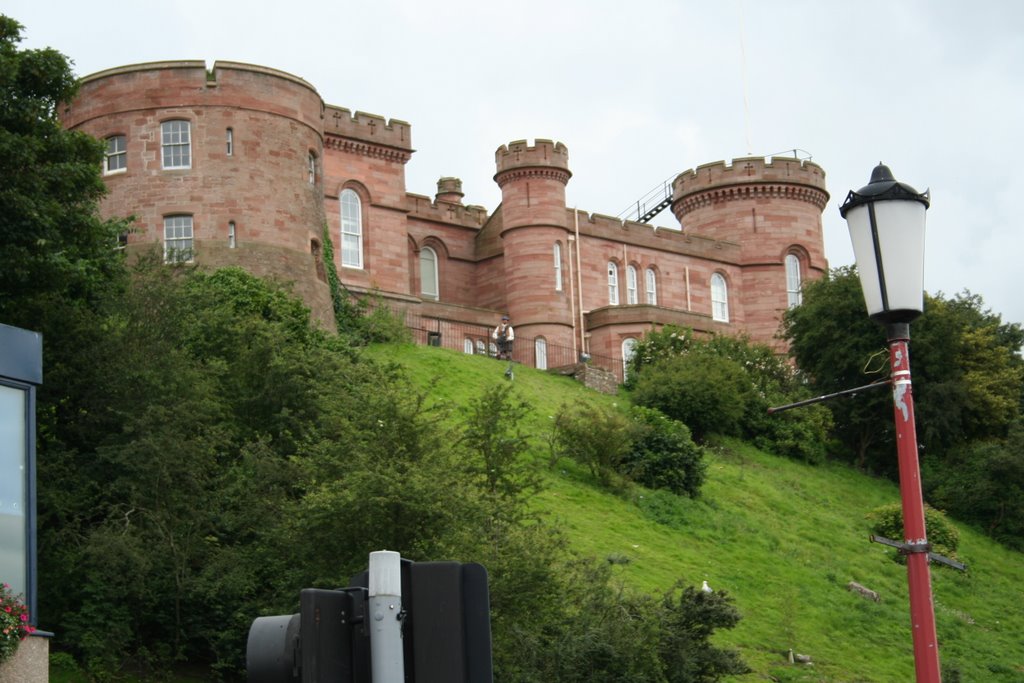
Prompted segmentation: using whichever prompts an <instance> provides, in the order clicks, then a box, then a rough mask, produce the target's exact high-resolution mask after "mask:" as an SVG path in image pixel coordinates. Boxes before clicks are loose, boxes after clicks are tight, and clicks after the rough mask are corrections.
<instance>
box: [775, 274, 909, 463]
mask: <svg viewBox="0 0 1024 683" xmlns="http://www.w3.org/2000/svg"><path fill="white" fill-rule="evenodd" d="M803 295H804V296H803V303H802V304H801V305H799V306H795V307H793V308H790V309H788V310H787V311H786V313H785V314H784V315H783V322H782V325H783V336H784V337H785V339H786V340H787V341H788V342H789V353H790V356H792V357H793V359H794V360H795V361H796V365H797V367H799V368H800V371H801V372H802V373H803V375H804V377H806V379H807V381H808V383H809V385H810V386H811V387H812V389H813V391H814V393H817V394H830V393H834V392H837V391H842V390H845V389H853V388H854V387H859V386H863V385H866V384H871V383H872V382H877V381H884V380H886V379H887V378H888V376H889V361H888V356H887V352H886V350H885V349H886V347H885V332H884V330H883V329H882V327H881V326H880V325H878V324H876V323H874V322H873V321H871V320H870V319H869V318H868V316H867V313H866V312H865V310H864V298H863V296H862V295H861V289H860V281H859V279H858V278H857V272H856V270H854V269H853V268H849V267H846V268H836V269H833V270H832V271H830V272H829V273H828V274H827V275H826V276H825V277H823V278H821V279H819V280H815V281H812V282H807V283H804V289H803ZM911 360H912V361H913V360H914V359H911ZM914 369H915V372H916V370H917V368H916V366H915V368H914ZM826 405H827V407H828V409H829V410H831V411H832V415H833V418H834V427H833V433H834V434H835V436H836V437H837V438H838V440H839V442H840V443H841V444H842V445H843V446H844V447H845V448H844V451H845V452H844V453H843V454H842V455H843V456H844V457H845V459H847V460H848V461H850V462H852V463H854V464H855V465H857V466H858V467H860V468H861V469H869V468H878V469H880V470H882V471H885V472H887V473H891V472H893V471H894V465H893V466H891V467H887V466H886V465H885V462H886V461H887V460H895V458H892V457H891V456H892V451H893V448H892V447H891V445H892V443H893V440H892V397H891V396H890V395H889V394H888V393H887V392H885V391H866V392H864V393H862V394H858V395H856V396H853V397H849V398H841V399H835V400H832V401H830V402H829V403H827V404H826ZM837 455H839V454H837Z"/></svg>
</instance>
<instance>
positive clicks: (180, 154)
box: [160, 121, 192, 168]
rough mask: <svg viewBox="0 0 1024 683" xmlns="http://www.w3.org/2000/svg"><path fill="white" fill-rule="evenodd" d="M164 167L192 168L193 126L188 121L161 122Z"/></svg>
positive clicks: (161, 153) (161, 156) (161, 161)
mask: <svg viewBox="0 0 1024 683" xmlns="http://www.w3.org/2000/svg"><path fill="white" fill-rule="evenodd" d="M160 141H161V144H160V165H161V167H162V168H192V127H191V124H190V123H189V122H188V121H164V122H163V123H161V124H160Z"/></svg>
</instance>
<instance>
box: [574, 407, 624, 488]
mask: <svg viewBox="0 0 1024 683" xmlns="http://www.w3.org/2000/svg"><path fill="white" fill-rule="evenodd" d="M554 430H555V431H554V452H555V455H556V456H565V457H569V458H571V459H573V460H575V461H576V462H578V463H580V464H581V465H584V466H586V467H587V468H589V469H590V473H591V474H593V475H594V477H596V478H597V479H598V481H600V482H601V483H602V484H603V485H605V486H607V485H609V484H610V483H611V481H612V474H613V473H614V472H617V471H618V470H619V469H620V467H621V465H622V462H623V461H624V460H625V458H626V457H627V456H628V454H629V452H630V449H631V448H632V444H633V437H632V433H631V430H630V424H629V422H628V421H627V420H626V418H625V417H623V415H622V414H621V413H619V412H617V411H612V410H607V409H601V408H595V407H594V406H592V405H589V404H587V403H578V404H576V405H573V406H562V407H561V408H560V409H559V411H558V414H557V415H555V425H554Z"/></svg>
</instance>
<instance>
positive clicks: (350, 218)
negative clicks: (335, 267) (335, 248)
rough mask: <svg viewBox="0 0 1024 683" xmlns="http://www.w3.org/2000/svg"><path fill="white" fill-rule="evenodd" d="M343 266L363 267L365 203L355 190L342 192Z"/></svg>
mask: <svg viewBox="0 0 1024 683" xmlns="http://www.w3.org/2000/svg"><path fill="white" fill-rule="evenodd" d="M341 265H342V267H343V268H362V267H363V203H362V202H361V201H360V200H359V195H358V194H356V192H355V190H342V191H341Z"/></svg>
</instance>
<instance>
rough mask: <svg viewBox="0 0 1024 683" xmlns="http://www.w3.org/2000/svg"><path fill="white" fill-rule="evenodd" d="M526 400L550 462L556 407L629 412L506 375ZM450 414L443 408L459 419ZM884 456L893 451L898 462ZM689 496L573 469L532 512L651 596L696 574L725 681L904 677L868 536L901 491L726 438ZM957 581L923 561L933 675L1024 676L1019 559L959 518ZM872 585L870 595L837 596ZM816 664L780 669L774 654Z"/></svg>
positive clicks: (892, 580) (420, 365) (909, 663)
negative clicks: (716, 613) (721, 618)
mask: <svg viewBox="0 0 1024 683" xmlns="http://www.w3.org/2000/svg"><path fill="white" fill-rule="evenodd" d="M367 353H368V354H370V355H372V356H374V357H376V358H378V359H379V360H383V361H393V362H396V363H399V364H401V365H403V366H404V367H406V368H407V369H408V371H409V373H410V375H411V377H412V378H413V379H414V380H415V381H416V382H417V383H418V384H419V385H421V386H423V387H424V388H426V387H430V391H431V396H432V397H433V398H434V399H436V400H438V401H445V402H448V403H450V404H452V405H453V406H455V407H456V408H457V406H460V405H465V404H466V402H468V401H469V400H470V399H472V398H474V397H475V396H477V395H479V393H480V392H481V391H482V390H483V388H484V387H486V386H488V385H490V384H493V383H498V382H504V381H506V380H505V379H504V377H503V373H504V370H505V367H506V365H505V363H501V362H498V361H494V360H491V359H487V358H482V357H473V356H465V355H463V354H460V353H456V352H452V351H448V350H445V349H438V348H429V347H413V346H377V347H373V348H371V349H370V350H368V351H367ZM514 384H515V386H516V389H517V391H518V392H519V394H520V395H521V396H522V397H523V398H524V399H526V400H527V401H528V402H529V404H530V405H531V406H532V407H533V412H532V413H531V415H530V416H529V417H528V419H527V423H526V425H525V426H526V428H527V430H528V431H529V432H530V433H531V434H532V435H533V451H534V453H535V457H537V458H538V459H539V460H541V461H543V462H545V463H546V462H547V460H548V446H547V436H548V434H549V433H550V424H551V416H553V415H554V414H555V412H556V411H557V410H558V408H559V406H561V405H562V404H565V403H574V402H578V401H588V402H594V403H599V404H603V405H607V406H625V405H627V404H628V399H627V398H625V397H623V396H619V397H614V396H602V395H599V394H597V393H595V392H592V391H589V390H587V389H585V388H584V387H582V386H581V385H579V384H578V383H576V382H574V381H573V380H571V379H568V378H564V377H556V376H552V375H549V374H546V373H543V372H538V371H536V370H532V369H529V368H520V367H517V368H516V374H515V380H514ZM457 414H458V413H457V409H456V412H455V415H456V419H457ZM893 457H895V446H894V455H893ZM707 459H708V464H709V471H708V480H707V483H706V484H705V486H704V488H703V491H702V495H701V497H700V498H699V499H698V500H689V499H685V498H678V497H676V496H673V495H670V494H666V493H663V492H655V491H648V490H645V489H642V488H629V489H628V490H625V491H620V492H617V493H616V492H609V491H607V490H604V489H601V488H599V487H598V486H597V484H596V482H594V481H592V480H591V479H590V477H589V475H588V474H587V473H586V472H585V471H584V470H583V469H581V468H579V467H577V466H576V465H575V464H574V463H569V462H567V461H564V460H563V461H560V462H559V463H558V464H557V466H556V467H555V468H553V469H547V468H546V470H545V471H546V472H547V474H546V477H545V489H544V491H543V492H542V493H541V494H540V495H539V496H538V498H537V500H536V504H537V506H538V507H539V509H541V510H543V511H545V512H546V513H548V514H549V515H550V516H551V518H552V519H553V520H557V521H558V522H559V523H561V524H562V525H563V526H564V527H565V528H566V529H567V531H568V533H569V536H570V538H571V540H572V543H573V545H574V547H575V548H576V549H577V550H578V551H580V552H581V553H584V554H586V555H590V556H595V557H598V558H608V559H610V560H613V561H614V562H615V563H616V565H615V566H616V568H617V571H618V572H619V576H620V577H621V579H622V581H623V582H624V583H625V585H626V586H627V587H628V588H630V589H632V590H637V591H642V592H645V593H650V594H661V593H663V592H664V591H666V590H668V589H669V588H671V587H672V585H673V584H674V583H675V582H676V581H678V580H681V581H684V582H685V583H687V584H691V585H700V583H701V581H703V580H705V579H706V580H707V581H708V583H709V584H710V585H711V586H712V587H713V588H714V589H716V590H720V591H727V592H728V593H729V594H730V595H731V596H733V598H734V599H735V604H736V606H737V607H738V609H739V610H740V612H741V613H742V615H743V619H742V621H741V622H740V624H739V625H738V626H737V627H736V628H735V629H733V630H731V631H728V632H723V633H721V634H719V635H717V636H716V639H717V642H718V643H719V644H721V645H730V646H733V647H736V648H738V649H739V650H740V652H741V653H742V655H743V657H744V659H745V660H746V661H747V663H748V664H749V665H750V666H751V668H752V669H753V670H754V673H752V674H750V675H748V676H744V677H740V678H738V679H736V680H747V681H749V680H777V681H843V682H855V681H857V682H859V681H876V682H890V681H912V680H913V679H914V663H913V648H912V642H911V633H910V615H909V603H908V598H907V577H906V570H905V568H904V567H903V566H902V565H899V564H897V563H896V562H894V561H893V559H892V558H893V551H892V549H890V548H886V547H884V546H881V545H877V544H873V543H870V542H869V541H868V534H869V529H868V523H867V521H866V520H865V514H866V513H867V512H869V511H870V510H872V509H873V508H875V507H878V506H880V505H884V504H887V503H893V502H897V501H898V500H899V491H898V489H897V487H896V486H895V485H894V484H892V483H891V482H888V481H883V480H879V479H873V478H869V477H866V476H864V475H861V474H859V473H856V472H854V471H852V470H850V469H848V468H845V467H842V466H838V465H825V466H817V467H811V466H807V465H803V464H800V463H795V462H792V461H790V460H787V459H784V458H779V457H776V456H773V455H770V454H766V453H763V452H761V451H758V450H757V449H754V448H752V447H750V446H748V445H747V444H745V443H743V442H740V441H734V440H726V441H722V442H720V443H718V444H717V445H715V446H714V447H713V448H711V449H709V452H708V455H707ZM958 528H959V529H960V532H961V544H960V550H959V558H960V559H961V560H962V561H964V562H966V563H967V564H968V565H969V571H968V572H967V573H960V572H956V571H954V570H952V569H948V568H944V567H940V566H936V565H933V566H932V589H933V595H934V602H935V614H936V621H937V628H938V635H939V647H940V652H941V656H942V664H943V671H944V675H945V677H946V679H947V680H950V681H953V680H959V681H1024V637H1022V635H1021V634H1022V633H1024V562H1022V559H1024V556H1022V555H1021V554H1020V553H1016V552H1013V551H1010V550H1007V549H1005V548H1003V547H1002V546H1000V545H998V544H996V543H994V542H992V541H990V540H989V539H987V538H986V537H984V536H983V535H981V534H979V533H978V532H976V531H974V530H972V529H970V528H967V527H964V526H962V525H958ZM850 581H856V582H858V583H860V584H863V585H865V586H867V587H868V588H870V589H872V590H875V591H877V592H878V593H879V594H880V596H881V600H880V601H879V602H877V603H876V602H872V601H870V600H867V599H865V598H863V597H860V596H859V595H857V594H855V593H852V592H850V591H848V590H847V588H846V586H847V584H848V583H849V582H850ZM790 648H792V649H793V650H794V651H795V652H797V653H802V654H807V655H810V656H811V657H812V661H813V664H811V665H803V664H789V663H788V661H787V658H786V653H787V652H788V650H789V649H790Z"/></svg>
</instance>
